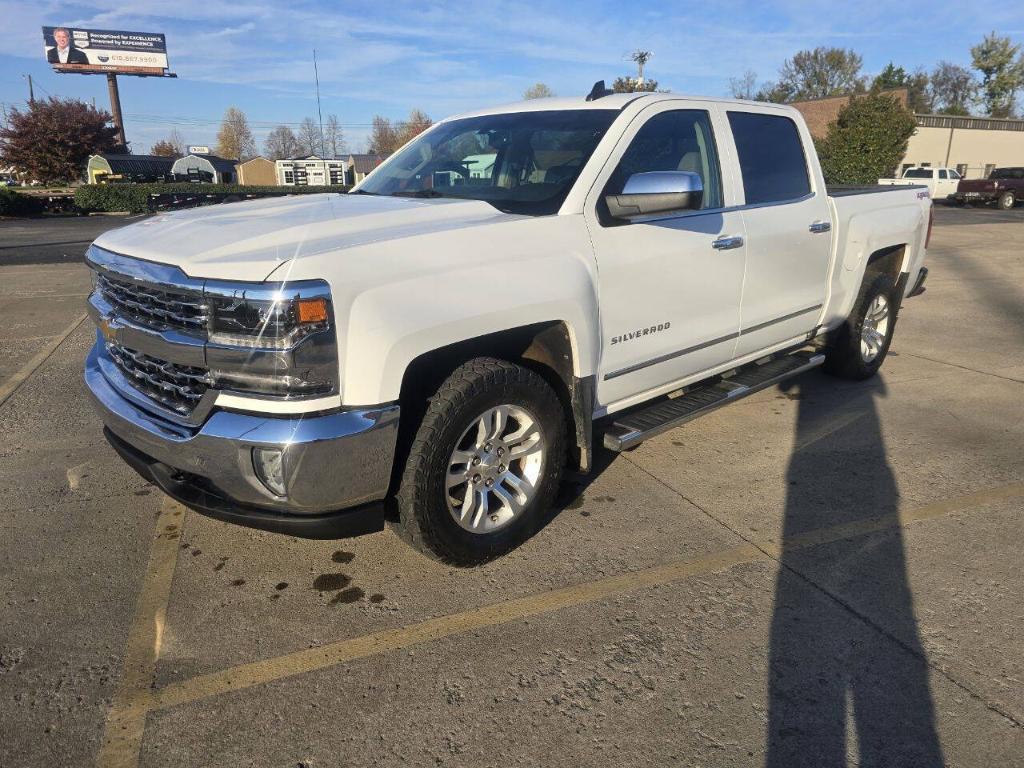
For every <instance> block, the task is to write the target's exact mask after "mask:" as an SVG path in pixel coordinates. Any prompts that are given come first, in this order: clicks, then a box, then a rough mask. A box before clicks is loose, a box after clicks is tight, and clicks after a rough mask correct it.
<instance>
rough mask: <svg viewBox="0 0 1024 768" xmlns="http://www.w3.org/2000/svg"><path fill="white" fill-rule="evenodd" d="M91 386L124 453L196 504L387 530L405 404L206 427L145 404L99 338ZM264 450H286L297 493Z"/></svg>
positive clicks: (332, 529) (229, 419)
mask: <svg viewBox="0 0 1024 768" xmlns="http://www.w3.org/2000/svg"><path fill="white" fill-rule="evenodd" d="M85 382H86V385H87V387H88V390H89V392H90V394H91V395H92V398H93V401H94V402H95V405H96V407H97V410H98V411H99V414H100V416H101V417H102V419H103V422H104V425H105V426H106V430H105V431H106V432H107V433H108V434H109V436H110V437H111V438H112V439H111V444H112V445H113V446H114V447H115V449H116V450H117V451H118V453H119V454H121V456H122V457H123V458H125V459H126V460H127V461H128V463H129V464H131V465H132V466H133V467H134V468H135V469H136V470H138V471H139V472H140V473H141V474H142V475H143V476H145V477H146V478H147V479H148V480H150V481H152V482H154V483H156V484H157V485H158V486H160V488H161V489H162V490H164V491H165V492H166V493H167V494H168V495H169V496H171V497H173V498H175V499H177V500H179V501H181V502H182V503H184V504H185V505H186V506H189V507H191V508H192V509H195V510H197V511H199V512H202V513H204V514H207V515H211V516H213V517H217V518H219V519H223V520H230V521H231V522H237V523H242V524H245V525H250V526H253V527H257V528H263V529H267V530H274V531H279V532H283V533H291V534H293V535H299V536H312V537H318V538H324V537H330V538H334V537H335V536H343V535H355V534H358V533H366V532H368V531H370V530H379V529H380V528H382V527H383V512H382V505H381V504H380V502H381V501H382V500H383V499H384V497H385V495H386V494H387V490H388V485H389V483H390V480H391V468H392V463H393V460H394V454H395V444H396V442H397V437H398V415H399V409H398V406H397V405H382V406H378V407H374V408H361V409H353V410H339V411H335V412H331V413H326V414H321V415H310V416H305V415H294V416H289V417H283V418H276V417H269V416H262V415H258V414H251V413H238V412H233V411H225V410H217V409H214V410H213V412H212V413H211V414H210V416H209V417H208V418H207V419H206V420H205V422H203V423H202V424H201V425H197V426H192V425H184V424H181V423H174V422H172V421H169V420H167V419H165V418H163V417H162V416H161V415H159V413H158V412H157V409H147V408H146V407H145V406H144V405H143V404H141V403H140V401H139V398H138V397H137V396H135V395H134V394H133V393H134V390H133V389H132V388H131V385H130V383H128V381H127V380H125V378H124V376H123V375H122V374H121V373H120V372H119V371H118V370H117V368H116V366H115V365H114V364H113V362H112V361H111V360H110V358H109V357H108V356H107V354H106V351H105V350H104V349H103V347H102V344H101V343H99V342H98V343H97V344H96V345H95V346H94V347H93V349H92V350H91V351H90V353H89V356H88V358H87V360H86V365H85ZM256 447H260V448H277V449H279V450H281V451H283V453H284V468H285V469H284V471H285V480H286V486H287V496H283V497H282V496H276V495H274V494H273V493H271V491H270V490H268V489H267V488H266V487H265V486H264V485H263V483H262V482H261V481H260V480H259V478H258V477H257V475H256V472H255V470H254V468H253V463H252V449H253V448H256ZM352 508H355V509H352ZM348 509H352V511H342V512H338V510H348Z"/></svg>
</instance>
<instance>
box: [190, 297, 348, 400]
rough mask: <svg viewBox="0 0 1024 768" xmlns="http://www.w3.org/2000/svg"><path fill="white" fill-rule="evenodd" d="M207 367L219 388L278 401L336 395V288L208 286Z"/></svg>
mask: <svg viewBox="0 0 1024 768" xmlns="http://www.w3.org/2000/svg"><path fill="white" fill-rule="evenodd" d="M204 293H205V299H206V302H207V305H208V307H209V314H210V320H209V340H208V343H207V345H206V362H207V365H208V366H209V368H210V373H211V374H212V375H213V377H214V380H215V382H216V385H215V386H217V387H220V388H223V389H229V390H234V391H237V392H251V393H253V394H257V393H258V394H264V395H272V396H276V397H310V396H322V395H327V394H333V393H335V392H337V391H338V350H337V340H336V335H335V331H334V327H333V314H332V311H331V298H330V289H329V287H328V285H327V283H325V282H323V281H320V280H305V281H300V282H291V283H254V284H247V283H228V282H214V281H209V282H207V284H206V287H205V291H204Z"/></svg>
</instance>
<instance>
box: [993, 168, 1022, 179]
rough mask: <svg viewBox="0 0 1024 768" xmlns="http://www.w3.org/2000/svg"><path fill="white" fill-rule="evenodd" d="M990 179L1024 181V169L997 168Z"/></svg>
mask: <svg viewBox="0 0 1024 768" xmlns="http://www.w3.org/2000/svg"><path fill="white" fill-rule="evenodd" d="M989 178H990V179H1024V168H996V169H995V170H994V171H992V175H991V176H989Z"/></svg>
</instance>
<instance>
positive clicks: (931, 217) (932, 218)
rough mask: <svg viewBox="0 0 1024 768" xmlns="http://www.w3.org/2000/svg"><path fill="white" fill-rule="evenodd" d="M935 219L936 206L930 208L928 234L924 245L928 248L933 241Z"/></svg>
mask: <svg viewBox="0 0 1024 768" xmlns="http://www.w3.org/2000/svg"><path fill="white" fill-rule="evenodd" d="M934 221H935V206H930V207H929V208H928V234H927V235H925V236H924V247H925V249H927V248H928V245H929V243H931V241H932V222H934Z"/></svg>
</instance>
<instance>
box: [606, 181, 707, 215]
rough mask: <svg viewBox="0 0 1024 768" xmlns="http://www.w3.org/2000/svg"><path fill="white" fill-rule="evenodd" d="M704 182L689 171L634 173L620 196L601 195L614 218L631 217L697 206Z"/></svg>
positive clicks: (684, 209)
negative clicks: (603, 196)
mask: <svg viewBox="0 0 1024 768" xmlns="http://www.w3.org/2000/svg"><path fill="white" fill-rule="evenodd" d="M703 197H704V184H703V182H702V181H701V180H700V176H699V175H698V174H696V173H692V172H690V171H650V172H648V173H634V174H633V175H632V176H630V177H629V179H628V180H627V181H626V186H625V187H624V188H623V190H622V194H620V195H607V196H605V198H604V201H605V203H607V205H608V211H609V213H611V215H612V216H614V217H615V218H617V219H631V218H633V217H634V216H647V215H649V214H652V213H668V212H671V211H686V210H692V209H695V208H700V203H701V199H702V198H703Z"/></svg>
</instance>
